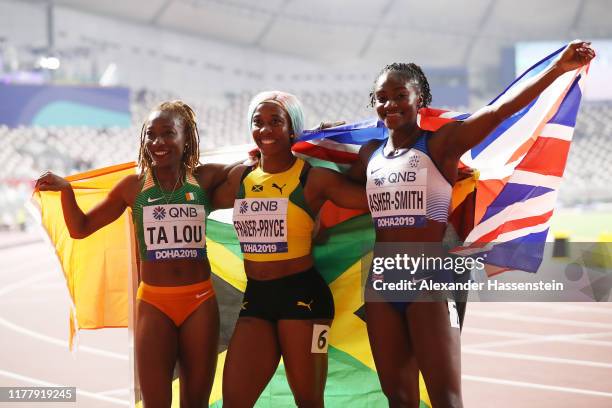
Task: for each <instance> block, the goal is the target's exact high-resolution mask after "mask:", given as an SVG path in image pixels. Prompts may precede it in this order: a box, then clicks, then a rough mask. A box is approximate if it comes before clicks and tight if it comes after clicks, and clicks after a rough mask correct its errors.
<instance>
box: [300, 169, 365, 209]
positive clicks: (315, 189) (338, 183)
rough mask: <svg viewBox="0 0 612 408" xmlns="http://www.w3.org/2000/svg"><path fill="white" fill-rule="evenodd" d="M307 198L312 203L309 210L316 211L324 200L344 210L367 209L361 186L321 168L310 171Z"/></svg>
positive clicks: (336, 173)
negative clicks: (309, 198)
mask: <svg viewBox="0 0 612 408" xmlns="http://www.w3.org/2000/svg"><path fill="white" fill-rule="evenodd" d="M308 196H310V197H311V199H312V202H313V204H312V205H311V208H312V209H313V210H316V211H318V210H319V208H321V206H322V205H323V203H324V202H325V201H326V200H330V201H331V202H332V203H334V204H336V205H337V206H340V207H344V208H353V209H358V210H367V209H368V200H367V197H366V192H365V188H364V186H363V185H360V184H357V183H355V182H353V181H351V180H349V179H348V178H347V177H346V176H344V175H342V174H340V173H338V172H337V171H333V170H330V169H326V168H322V167H314V168H312V169H311V170H310V174H309V176H308V185H307V197H308Z"/></svg>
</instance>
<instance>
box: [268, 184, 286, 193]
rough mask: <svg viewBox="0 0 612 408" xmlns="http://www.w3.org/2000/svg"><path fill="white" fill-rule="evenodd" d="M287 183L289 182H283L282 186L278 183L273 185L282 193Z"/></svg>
mask: <svg viewBox="0 0 612 408" xmlns="http://www.w3.org/2000/svg"><path fill="white" fill-rule="evenodd" d="M286 185H287V184H283V186H282V187H279V186H278V184H276V183H272V187H274V188H276V189H278V191H280V193H281V194H283V188H285V186H286Z"/></svg>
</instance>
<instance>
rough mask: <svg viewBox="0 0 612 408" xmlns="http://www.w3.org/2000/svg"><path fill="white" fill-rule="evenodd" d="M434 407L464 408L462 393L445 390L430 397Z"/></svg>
mask: <svg viewBox="0 0 612 408" xmlns="http://www.w3.org/2000/svg"><path fill="white" fill-rule="evenodd" d="M429 399H430V401H431V403H432V406H433V407H448V408H463V398H462V397H461V392H459V391H454V390H445V391H443V392H439V393H433V394H430V395H429Z"/></svg>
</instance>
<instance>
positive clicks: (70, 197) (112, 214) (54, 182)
mask: <svg viewBox="0 0 612 408" xmlns="http://www.w3.org/2000/svg"><path fill="white" fill-rule="evenodd" d="M137 182H138V176H136V175H133V176H128V177H126V178H124V179H123V180H121V182H119V184H117V185H116V186H115V187H114V188H113V189H112V190H111V192H110V193H109V194H108V196H107V197H106V198H105V199H104V200H103V201H102V202H101V203H100V204H98V205H97V206H95V207H94V208H93V209H92V210H91V211H89V212H88V213H87V214H85V213H84V212H83V210H81V208H80V207H79V205H78V204H77V202H76V198H75V196H74V191H73V190H72V186H71V185H70V183H68V181H66V179H64V178H62V177H59V176H57V175H55V174H53V173H51V172H46V173H45V174H43V175H42V176H41V177H40V178H39V179H38V180H36V189H37V190H40V191H59V192H61V202H62V210H63V212H64V220H65V222H66V227H68V232H69V233H70V236H71V237H72V238H76V239H81V238H85V237H87V236H89V235H91V234H93V233H94V232H96V231H97V230H99V229H100V228H102V227H104V226H105V225H108V224H110V223H111V222H113V221H115V220H116V219H117V218H119V217H120V216H121V214H123V211H125V209H126V208H127V207H128V203H127V200H126V199H125V197H126V194H125V193H126V191H127V190H128V188H130V186H133V185H134V184H135V183H137Z"/></svg>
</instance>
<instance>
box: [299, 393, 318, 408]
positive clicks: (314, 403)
mask: <svg viewBox="0 0 612 408" xmlns="http://www.w3.org/2000/svg"><path fill="white" fill-rule="evenodd" d="M293 398H294V400H295V405H296V406H297V407H298V408H322V407H323V405H324V404H323V395H316V393H314V392H308V393H298V394H294V396H293Z"/></svg>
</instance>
